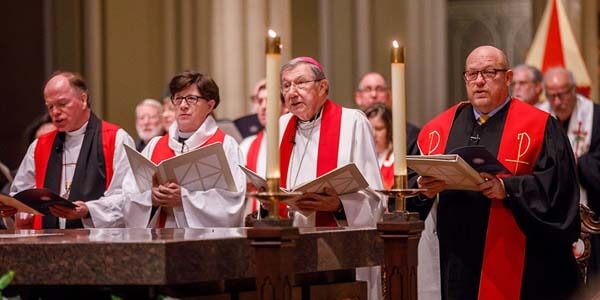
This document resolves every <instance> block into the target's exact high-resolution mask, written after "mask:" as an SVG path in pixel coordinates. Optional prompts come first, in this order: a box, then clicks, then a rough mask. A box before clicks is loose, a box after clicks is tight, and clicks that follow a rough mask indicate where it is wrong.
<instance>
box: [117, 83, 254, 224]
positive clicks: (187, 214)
mask: <svg viewBox="0 0 600 300" xmlns="http://www.w3.org/2000/svg"><path fill="white" fill-rule="evenodd" d="M169 91H170V94H171V96H170V98H171V102H172V103H173V106H174V107H175V122H174V123H173V125H171V127H169V131H168V132H167V134H165V135H164V136H162V137H155V138H153V139H151V140H150V142H149V143H148V145H147V146H146V148H144V150H143V151H142V155H144V156H145V157H147V158H149V159H150V160H152V161H153V162H154V163H157V164H158V163H160V162H161V161H163V160H165V159H168V158H171V157H173V156H177V155H181V154H183V153H185V152H188V151H190V150H193V149H196V148H199V147H202V146H208V145H210V144H213V143H222V144H223V150H224V152H225V156H226V157H227V161H228V163H229V168H230V169H231V173H232V175H233V179H234V182H235V187H236V189H237V191H236V192H230V191H226V190H221V189H209V190H206V191H200V190H188V189H186V188H185V187H183V186H181V185H179V184H178V183H176V182H166V183H162V184H159V183H158V182H156V180H154V182H153V186H152V188H151V190H148V191H145V192H141V191H140V190H139V189H138V186H137V184H136V181H135V176H134V174H133V171H130V172H128V173H127V175H126V176H125V179H124V186H125V188H124V195H123V197H124V204H123V207H124V208H123V214H124V219H125V225H126V226H127V227H137V228H140V227H144V228H145V227H154V228H201V227H235V226H240V225H241V220H242V213H243V208H244V195H245V191H246V178H245V176H244V173H243V172H242V171H241V169H240V168H239V167H238V165H240V164H242V163H243V161H244V159H243V156H242V152H241V151H240V149H239V147H238V144H237V143H236V142H235V140H234V139H233V138H232V137H230V136H228V135H226V134H225V133H224V132H223V131H222V130H221V129H219V128H218V127H217V123H216V121H215V119H214V118H213V117H212V116H211V112H212V111H213V110H214V109H215V108H217V106H218V105H219V102H220V97H219V87H218V86H217V84H216V83H215V82H214V81H213V79H212V78H210V77H209V76H207V75H205V74H201V73H199V72H196V71H185V72H183V73H180V74H177V75H175V76H174V77H173V78H172V79H171V81H170V83H169Z"/></svg>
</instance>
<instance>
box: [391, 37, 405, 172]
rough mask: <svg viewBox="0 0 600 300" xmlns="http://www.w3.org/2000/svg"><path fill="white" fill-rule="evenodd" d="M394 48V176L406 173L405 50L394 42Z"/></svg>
mask: <svg viewBox="0 0 600 300" xmlns="http://www.w3.org/2000/svg"><path fill="white" fill-rule="evenodd" d="M392 44H393V47H392V55H391V63H392V66H391V68H392V80H391V83H392V128H393V135H392V139H393V147H394V175H407V171H406V93H405V85H404V78H405V77H404V48H403V47H400V45H399V44H398V42H397V41H394V42H393V43H392Z"/></svg>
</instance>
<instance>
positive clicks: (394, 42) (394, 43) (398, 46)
mask: <svg viewBox="0 0 600 300" xmlns="http://www.w3.org/2000/svg"><path fill="white" fill-rule="evenodd" d="M392 47H394V48H400V43H398V41H396V40H394V41H393V42H392Z"/></svg>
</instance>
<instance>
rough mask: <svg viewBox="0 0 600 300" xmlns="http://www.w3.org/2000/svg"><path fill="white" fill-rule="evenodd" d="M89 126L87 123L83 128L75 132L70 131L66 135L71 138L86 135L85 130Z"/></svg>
mask: <svg viewBox="0 0 600 300" xmlns="http://www.w3.org/2000/svg"><path fill="white" fill-rule="evenodd" d="M87 124H88V122H85V123H84V124H83V126H81V128H79V129H76V130H73V131H68V132H66V134H67V135H68V136H71V137H73V136H78V135H82V134H85V129H86V128H87Z"/></svg>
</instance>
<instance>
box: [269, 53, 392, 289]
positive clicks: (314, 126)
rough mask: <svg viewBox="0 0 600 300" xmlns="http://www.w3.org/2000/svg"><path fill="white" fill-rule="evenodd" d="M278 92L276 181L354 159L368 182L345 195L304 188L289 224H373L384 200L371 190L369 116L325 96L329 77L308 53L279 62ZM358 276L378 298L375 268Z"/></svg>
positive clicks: (374, 182) (374, 175)
mask: <svg viewBox="0 0 600 300" xmlns="http://www.w3.org/2000/svg"><path fill="white" fill-rule="evenodd" d="M281 93H282V94H283V97H284V100H285V105H286V107H287V109H289V111H290V113H287V114H285V115H283V116H281V117H280V119H279V128H280V131H279V132H280V135H281V138H280V155H281V156H280V174H281V178H280V180H281V186H282V187H283V188H287V189H293V188H294V187H296V186H297V185H300V184H302V183H305V182H308V181H311V180H314V179H315V178H317V177H318V176H321V175H323V174H325V173H327V172H329V171H331V170H334V169H336V168H337V167H342V166H344V165H346V164H349V163H354V164H356V166H357V167H358V169H359V170H360V172H361V173H362V175H363V176H364V177H365V179H366V181H367V182H368V183H369V188H367V189H364V190H361V191H359V192H356V193H351V194H346V195H337V194H336V193H335V191H334V190H331V189H330V190H326V191H325V192H324V193H305V194H304V195H303V198H301V199H299V200H298V201H297V206H298V208H300V209H301V210H302V211H303V213H300V212H295V213H294V214H293V217H294V220H293V224H294V225H295V226H299V227H306V226H309V227H312V226H317V227H323V226H334V227H335V226H338V224H346V223H347V224H348V225H349V226H368V227H374V226H375V225H376V223H377V222H378V221H379V220H380V219H381V216H382V212H383V209H384V202H385V201H386V199H385V197H384V196H381V195H380V194H378V193H376V192H374V191H373V190H377V189H381V188H382V187H383V186H382V182H381V176H380V175H379V165H378V163H377V156H376V154H375V145H374V143H373V136H372V134H371V126H370V124H369V120H367V118H366V116H365V115H364V113H363V112H362V111H360V110H356V109H348V108H344V107H342V106H341V105H339V104H337V103H335V102H334V101H332V100H330V99H328V98H327V95H328V93H329V81H328V80H327V78H326V76H325V72H324V71H323V67H322V66H321V64H319V62H317V61H316V60H315V59H313V58H310V57H298V58H295V59H292V60H291V61H289V62H288V63H286V64H285V65H283V66H282V67H281ZM357 278H361V279H366V280H367V281H368V283H369V284H368V285H369V287H368V290H369V295H370V299H379V298H380V293H381V289H380V286H381V285H380V280H381V278H380V276H379V271H377V269H376V268H371V269H366V270H365V269H361V270H358V271H357Z"/></svg>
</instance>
